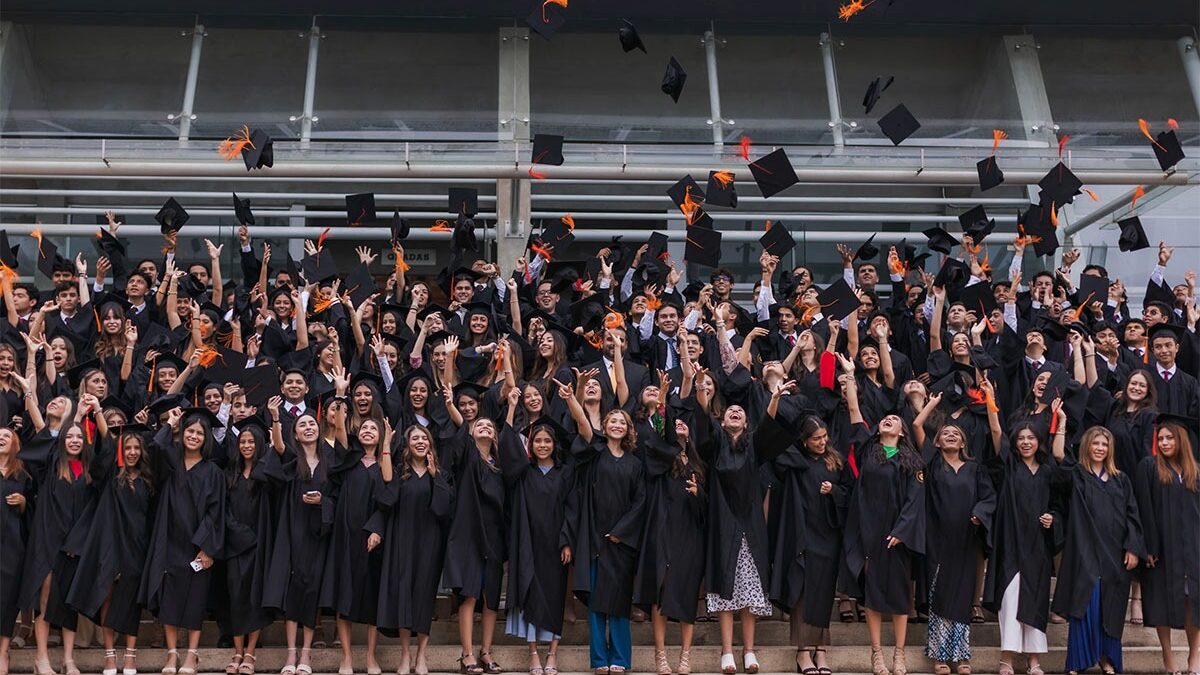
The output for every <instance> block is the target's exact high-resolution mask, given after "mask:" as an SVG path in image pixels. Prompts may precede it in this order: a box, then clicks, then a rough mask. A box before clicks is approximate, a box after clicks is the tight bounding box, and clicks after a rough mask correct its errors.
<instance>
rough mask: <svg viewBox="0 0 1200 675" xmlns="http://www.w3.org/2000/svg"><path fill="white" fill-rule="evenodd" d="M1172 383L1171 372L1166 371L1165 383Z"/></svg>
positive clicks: (1164, 372)
mask: <svg viewBox="0 0 1200 675" xmlns="http://www.w3.org/2000/svg"><path fill="white" fill-rule="evenodd" d="M1170 381H1171V371H1169V370H1164V371H1163V382H1170Z"/></svg>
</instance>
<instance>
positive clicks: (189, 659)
mask: <svg viewBox="0 0 1200 675" xmlns="http://www.w3.org/2000/svg"><path fill="white" fill-rule="evenodd" d="M213 417H214V416H213V415H212V413H210V412H208V411H207V410H204V409H197V408H190V409H189V410H188V411H187V412H186V413H185V412H184V410H183V409H182V408H179V407H175V408H172V409H171V410H170V411H169V412H168V413H167V419H166V423H165V424H164V425H163V427H162V428H161V429H159V430H158V433H157V434H156V435H155V436H154V442H153V443H152V444H151V446H150V453H149V454H150V459H151V466H152V467H153V471H154V476H155V484H156V485H157V488H156V489H157V495H158V502H157V505H156V506H155V514H154V529H153V533H152V534H151V536H150V546H149V548H148V549H147V550H148V551H149V555H148V556H147V557H146V569H145V571H144V572H143V573H142V583H141V588H140V589H139V591H138V602H140V603H142V605H143V606H144V607H145V608H146V609H148V610H149V611H150V612H151V613H152V614H154V616H155V617H156V618H157V619H158V620H159V621H160V622H161V623H162V624H163V629H164V635H165V641H166V645H167V663H166V667H168V668H174V667H178V668H179V670H180V671H183V670H184V669H185V668H191V669H192V672H194V671H195V668H196V667H197V663H198V662H199V657H200V654H199V652H198V651H197V650H198V648H199V647H200V628H201V624H202V623H203V621H204V615H205V612H206V609H207V603H208V597H209V585H210V584H211V583H212V577H213V571H212V565H213V559H214V558H215V557H217V556H220V555H221V554H222V550H223V548H224V543H225V476H224V474H223V473H222V472H221V469H220V468H219V467H218V466H217V465H216V464H215V463H213V462H212V461H211V460H210V459H209V457H211V455H212V448H213V441H212V427H213ZM180 628H184V629H186V630H187V656H185V657H184V658H183V659H182V660H180V659H179V658H178V649H177V645H178V640H179V629H180Z"/></svg>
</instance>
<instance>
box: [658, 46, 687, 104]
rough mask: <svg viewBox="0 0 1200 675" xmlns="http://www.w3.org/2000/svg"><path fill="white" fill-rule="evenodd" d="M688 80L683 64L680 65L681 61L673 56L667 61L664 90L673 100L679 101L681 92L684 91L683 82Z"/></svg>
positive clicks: (663, 80) (663, 81) (663, 82)
mask: <svg viewBox="0 0 1200 675" xmlns="http://www.w3.org/2000/svg"><path fill="white" fill-rule="evenodd" d="M685 81H687V73H686V72H684V70H683V66H681V65H679V61H677V60H675V57H674V56H672V57H671V60H670V61H669V62H668V63H667V70H666V72H665V73H663V79H662V91H663V93H664V94H666V95H667V96H670V97H671V100H673V101H675V102H676V103H679V94H680V93H682V92H683V83H684V82H685Z"/></svg>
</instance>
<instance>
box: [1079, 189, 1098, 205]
mask: <svg viewBox="0 0 1200 675" xmlns="http://www.w3.org/2000/svg"><path fill="white" fill-rule="evenodd" d="M1083 191H1084V192H1086V193H1087V196H1089V197H1091V198H1092V201H1094V202H1098V201H1100V197H1098V196H1096V193H1095V192H1092V191H1091V190H1089V189H1087V188H1083Z"/></svg>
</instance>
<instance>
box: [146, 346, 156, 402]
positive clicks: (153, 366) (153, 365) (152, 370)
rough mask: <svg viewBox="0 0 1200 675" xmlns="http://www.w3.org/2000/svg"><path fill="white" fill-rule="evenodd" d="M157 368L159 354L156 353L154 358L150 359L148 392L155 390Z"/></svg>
mask: <svg viewBox="0 0 1200 675" xmlns="http://www.w3.org/2000/svg"><path fill="white" fill-rule="evenodd" d="M157 370H158V355H157V354H155V355H154V358H153V359H151V360H150V382H149V383H148V384H147V385H146V392H147V393H150V392H153V391H154V373H155V371H157Z"/></svg>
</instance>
